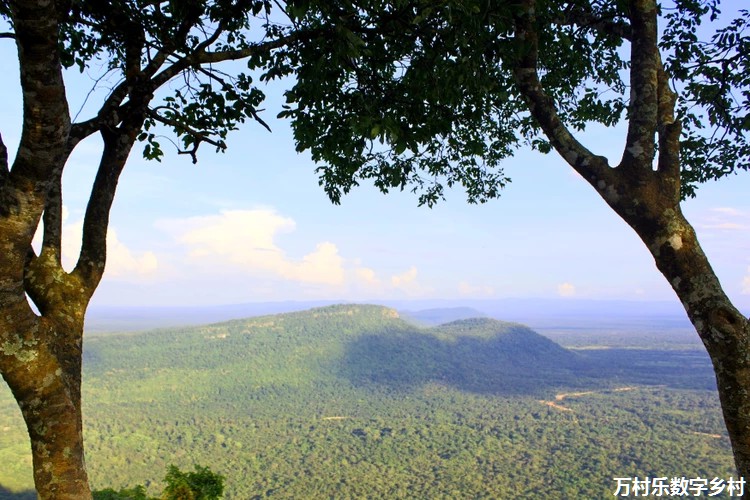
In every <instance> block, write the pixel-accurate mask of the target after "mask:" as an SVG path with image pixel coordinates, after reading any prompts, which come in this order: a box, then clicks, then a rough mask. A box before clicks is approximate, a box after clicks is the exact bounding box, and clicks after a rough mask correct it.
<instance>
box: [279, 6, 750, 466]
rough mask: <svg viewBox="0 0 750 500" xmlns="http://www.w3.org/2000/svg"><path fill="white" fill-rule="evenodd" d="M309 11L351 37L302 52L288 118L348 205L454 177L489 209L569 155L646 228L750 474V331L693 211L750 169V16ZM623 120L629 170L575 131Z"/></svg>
mask: <svg viewBox="0 0 750 500" xmlns="http://www.w3.org/2000/svg"><path fill="white" fill-rule="evenodd" d="M300 4H304V8H303V9H301V13H300V14H299V18H298V24H299V26H304V27H307V28H308V29H319V28H322V27H328V28H330V27H331V26H335V27H336V30H335V31H333V33H335V34H336V36H335V38H332V37H331V36H330V35H329V34H328V33H330V32H331V31H327V32H326V33H327V34H326V36H320V37H317V38H316V39H311V40H308V41H305V42H304V43H301V44H299V45H298V46H295V50H294V51H292V52H291V53H290V54H288V58H287V59H286V60H287V61H291V63H290V66H289V67H290V68H294V71H295V72H296V74H297V83H296V85H295V86H294V88H293V89H292V90H291V91H290V92H288V94H287V99H288V109H287V110H285V111H284V112H283V113H282V115H284V116H288V117H290V118H291V119H292V123H293V127H294V131H295V139H296V141H297V147H298V149H299V150H310V151H311V153H312V157H313V159H315V160H316V161H318V162H320V163H321V164H322V165H321V166H320V167H319V168H318V171H319V173H320V182H321V184H322V185H323V186H324V188H325V190H326V192H327V193H328V195H329V197H330V198H331V199H332V201H334V202H336V203H338V202H339V201H340V198H341V196H342V194H345V193H347V192H349V191H350V190H351V189H352V188H353V187H354V186H356V185H357V184H358V183H359V182H361V181H364V180H367V181H372V182H373V183H374V184H375V185H376V186H377V187H379V188H380V189H381V190H382V191H383V192H388V191H389V190H391V189H402V190H403V189H406V188H408V189H411V190H412V191H414V192H416V193H418V194H419V202H420V203H421V204H427V205H430V206H431V205H432V204H434V203H436V202H437V201H439V200H440V199H441V197H442V193H443V187H444V186H445V185H447V186H452V185H454V184H459V185H463V186H464V187H465V189H466V191H467V194H468V199H469V201H470V202H485V201H487V200H489V199H491V198H494V197H496V196H498V194H499V192H500V188H502V187H503V186H504V184H505V182H506V181H507V178H506V177H505V176H504V174H503V172H502V168H501V161H502V160H504V159H507V158H508V157H510V156H512V154H513V152H514V151H515V150H516V149H517V148H519V147H523V146H528V147H531V148H534V149H537V150H539V151H541V152H543V153H547V152H550V151H552V150H554V151H556V152H557V153H558V154H559V155H560V156H561V157H562V159H563V160H564V161H565V162H566V163H567V164H568V165H570V166H571V167H572V168H573V169H574V170H575V171H576V172H578V173H579V174H580V175H581V176H582V177H583V178H584V179H585V180H586V181H587V182H588V183H589V184H590V185H591V186H592V187H593V188H594V189H595V190H596V192H597V193H598V194H599V195H600V196H601V197H602V198H603V200H604V201H605V202H606V203H607V205H609V207H610V208H611V209H612V210H614V211H615V212H616V213H617V214H618V215H619V216H620V217H621V218H622V219H623V220H624V221H625V222H626V223H627V224H628V225H630V227H632V228H633V229H634V230H635V232H636V233H637V234H638V236H639V237H640V239H641V240H642V241H643V243H644V244H645V245H646V246H647V248H648V250H649V251H650V252H651V254H652V256H653V258H654V261H655V263H656V266H657V268H658V269H659V271H660V272H661V273H662V274H663V275H664V277H665V278H666V279H667V280H668V281H669V283H670V285H671V286H672V288H673V289H674V291H675V293H676V294H677V296H678V297H679V299H680V300H681V302H682V304H683V305H684V308H685V311H686V312H687V315H688V317H689V319H690V321H691V322H692V324H693V325H694V326H695V329H696V330H697V332H698V334H699V335H700V338H701V339H702V340H703V343H704V345H705V347H706V349H707V351H708V353H709V355H710V357H711V360H712V362H713V365H714V369H715V372H716V381H717V385H718V390H719V396H720V400H721V405H722V409H723V413H724V419H725V422H726V426H727V430H728V433H729V436H730V439H731V443H732V449H733V453H734V458H735V463H736V465H737V469H738V471H739V473H740V475H742V476H744V477H750V322H749V321H748V318H746V317H745V316H744V315H743V314H742V313H741V312H740V311H739V310H737V308H736V307H734V306H733V304H732V303H731V301H730V300H729V298H728V297H727V296H726V294H725V293H724V291H723V290H722V287H721V285H720V283H719V280H718V279H717V277H716V275H715V273H714V272H713V270H712V269H711V265H710V263H709V261H708V259H707V258H706V256H705V255H704V253H703V251H702V250H701V247H700V245H699V243H698V240H697V238H696V235H695V231H694V230H693V228H692V227H691V225H690V223H689V222H688V221H687V220H686V219H685V217H684V215H683V214H682V211H681V208H680V201H681V199H683V198H684V197H685V196H694V195H695V192H696V188H697V186H698V184H699V183H701V182H704V181H707V180H710V179H716V178H719V177H723V176H726V175H729V174H732V173H737V172H739V171H742V170H747V169H748V168H749V167H750V164H749V160H750V143H749V142H748V137H747V135H748V131H749V130H750V114H748V111H750V36H749V35H748V31H747V27H748V24H749V23H750V13H748V11H747V10H741V11H739V12H738V13H737V14H736V17H735V18H734V19H730V20H729V21H728V22H725V23H724V24H720V25H719V27H718V28H715V26H716V25H717V23H719V21H721V19H723V18H722V17H721V16H720V11H719V0H674V1H673V2H671V3H668V4H667V3H665V4H657V2H656V0H627V1H625V0H571V1H567V2H556V1H551V0H520V1H514V2H509V1H505V0H499V1H489V2H488V1H472V0H467V1H451V0H448V1H445V2H424V1H420V0H415V1H395V2H391V3H388V4H387V5H384V4H383V3H382V2H369V1H366V0H363V1H360V2H356V3H352V2H300ZM660 22H661V23H663V25H664V26H663V31H661V34H660V31H659V25H658V23H660ZM701 23H709V24H712V26H709V27H706V28H705V29H704V31H706V30H709V29H711V28H712V27H714V32H713V35H711V36H704V35H703V31H701V29H702V28H700V25H701ZM332 61H334V63H332ZM619 121H625V122H626V123H627V137H626V143H625V147H624V150H623V153H622V158H621V159H620V160H619V163H617V164H612V163H610V161H609V160H608V159H607V158H605V157H603V156H600V155H597V154H596V153H595V152H593V151H591V150H590V149H587V148H586V147H585V146H584V145H583V144H582V143H581V142H580V141H579V140H578V139H577V138H576V136H575V133H576V132H578V131H581V130H583V129H584V128H585V126H586V125H587V124H589V123H600V124H603V125H606V126H611V125H614V124H615V123H617V122H619Z"/></svg>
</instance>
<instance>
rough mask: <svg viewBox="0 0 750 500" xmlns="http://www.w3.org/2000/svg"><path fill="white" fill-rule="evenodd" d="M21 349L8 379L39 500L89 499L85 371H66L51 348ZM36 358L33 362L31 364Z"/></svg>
mask: <svg viewBox="0 0 750 500" xmlns="http://www.w3.org/2000/svg"><path fill="white" fill-rule="evenodd" d="M38 323H42V322H41V321H40V322H38ZM42 327H43V326H42ZM51 333H52V335H54V333H53V332H51ZM16 347H17V349H16V350H15V353H14V354H12V355H11V356H12V357H15V360H16V362H15V363H14V362H13V361H12V360H11V363H10V365H15V366H13V368H11V369H5V370H4V371H3V377H4V378H5V380H6V382H7V383H8V385H9V386H10V388H11V390H12V392H13V395H14V396H15V398H16V400H17V401H18V404H19V406H20V408H21V413H22V414H23V418H24V421H25V422H26V428H27V430H28V433H29V438H30V440H31V453H32V457H33V467H34V484H35V486H36V490H37V494H38V495H39V498H40V499H55V500H58V499H60V500H63V499H65V500H67V499H70V500H73V499H76V500H79V499H89V498H91V491H90V489H89V485H88V477H87V474H86V467H85V462H84V454H83V433H82V431H83V428H82V419H81V406H80V399H81V393H80V372H79V373H78V374H75V373H66V372H65V371H63V369H62V368H61V365H60V363H58V362H57V360H56V359H55V358H54V356H52V355H51V353H50V352H48V347H47V346H44V345H39V344H37V345H20V346H16ZM7 352H8V350H7V349H6V354H7ZM31 358H33V359H34V361H33V362H28V360H30V359H31ZM6 361H7V360H6Z"/></svg>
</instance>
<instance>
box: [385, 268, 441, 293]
mask: <svg viewBox="0 0 750 500" xmlns="http://www.w3.org/2000/svg"><path fill="white" fill-rule="evenodd" d="M417 275H418V271H417V268H416V266H411V267H410V268H409V269H408V270H406V271H404V272H403V273H400V274H394V275H393V276H391V280H390V281H391V287H392V288H393V289H395V290H397V291H400V292H403V293H405V294H406V295H411V296H418V295H425V294H428V293H430V292H431V291H432V289H431V288H429V287H426V286H424V285H422V284H421V283H420V282H419V281H418V280H417Z"/></svg>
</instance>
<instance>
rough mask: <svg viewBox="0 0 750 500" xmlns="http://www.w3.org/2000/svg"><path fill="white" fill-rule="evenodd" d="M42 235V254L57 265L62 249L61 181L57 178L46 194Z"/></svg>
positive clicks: (59, 263)
mask: <svg viewBox="0 0 750 500" xmlns="http://www.w3.org/2000/svg"><path fill="white" fill-rule="evenodd" d="M42 220H43V222H44V234H43V237H42V252H41V254H42V255H43V256H45V257H47V256H48V258H50V259H52V260H54V261H55V262H56V263H57V264H58V265H62V264H61V261H60V257H61V255H60V253H61V247H62V179H61V178H60V177H58V178H57V179H55V181H54V182H53V183H52V186H50V189H49V191H48V192H47V203H46V205H45V206H44V213H43V214H42Z"/></svg>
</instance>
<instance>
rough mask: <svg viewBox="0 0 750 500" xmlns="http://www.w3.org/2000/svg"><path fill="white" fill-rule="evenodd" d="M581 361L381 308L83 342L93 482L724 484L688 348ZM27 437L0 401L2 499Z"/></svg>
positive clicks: (523, 489)
mask: <svg viewBox="0 0 750 500" xmlns="http://www.w3.org/2000/svg"><path fill="white" fill-rule="evenodd" d="M618 338H625V337H624V336H622V337H618ZM571 343H572V344H575V342H571ZM583 347H588V348H586V349H575V350H566V349H563V348H562V347H560V346H559V345H558V344H556V343H554V342H552V341H550V340H548V339H547V338H545V337H542V336H540V335H538V334H536V333H534V332H533V331H531V330H529V329H528V328H526V327H523V326H521V325H517V324H511V323H502V322H498V321H495V320H491V319H484V318H483V319H473V320H462V321H456V322H453V323H449V324H447V325H442V326H439V327H434V328H418V327H415V326H413V325H411V324H409V323H407V322H405V321H403V320H402V319H400V318H399V317H398V315H397V314H396V312H395V311H392V310H390V309H386V308H382V307H377V306H333V307H327V308H321V309H314V310H311V311H307V312H301V313H291V314H284V315H277V316H266V317H259V318H252V319H249V320H241V321H231V322H227V323H221V324H216V325H209V326H204V327H197V328H183V329H171V330H161V331H155V332H149V333H145V334H123V335H107V336H91V337H88V338H87V340H86V348H85V354H84V359H85V363H84V380H85V383H84V401H85V413H84V415H85V427H86V446H87V456H88V460H87V463H88V467H89V470H90V475H91V480H92V485H93V487H94V488H95V489H101V488H106V487H114V488H122V487H133V486H134V485H136V484H140V483H142V484H145V486H146V488H147V489H148V491H149V494H152V495H153V494H156V493H157V492H159V491H161V490H162V488H163V484H162V483H161V482H160V481H159V479H160V477H161V474H163V471H164V470H166V469H167V467H168V466H169V464H172V463H174V464H176V465H177V466H178V467H180V468H182V469H183V470H191V469H192V467H193V464H195V463H199V464H203V465H207V466H209V467H210V468H211V470H213V471H216V472H217V473H219V474H221V475H223V476H225V477H226V498H238V499H247V498H265V497H271V498H329V497H333V498H353V497H356V498H365V497H369V498H511V497H518V496H519V493H520V494H521V495H520V496H521V497H529V498H532V497H533V498H605V497H608V496H611V495H612V493H613V491H614V485H615V483H614V481H613V479H612V478H613V477H616V476H636V475H638V476H641V477H643V476H646V475H650V476H657V475H661V476H686V477H697V476H700V477H708V478H713V477H720V478H728V477H729V476H730V475H732V474H735V475H736V473H734V468H733V463H732V457H731V450H730V448H729V442H728V439H727V437H726V431H725V429H724V427H723V423H722V420H721V414H720V411H719V406H718V401H717V396H716V389H715V385H714V382H713V379H712V371H711V366H710V362H709V360H708V357H707V356H706V355H705V353H704V352H703V351H701V350H699V349H697V348H696V347H699V346H683V347H684V348H682V349H679V350H675V349H673V350H654V349H645V348H643V347H644V346H643V345H640V346H633V345H630V346H628V345H626V344H621V345H619V348H618V346H609V347H610V348H608V349H590V347H591V346H590V345H586V346H583ZM634 347H636V348H634ZM589 391H591V392H589ZM24 432H25V431H24V428H23V423H22V421H21V417H20V414H19V412H18V410H17V407H16V406H15V403H14V402H13V400H12V398H11V397H10V394H9V393H8V392H7V390H4V391H3V392H2V394H0V463H1V464H3V467H2V468H0V487H4V488H7V489H9V490H10V491H21V490H25V489H26V490H28V489H30V488H31V487H32V484H33V483H32V478H31V471H30V454H29V452H28V448H27V447H28V444H27V440H26V437H25V435H24ZM5 497H6V498H20V497H17V496H13V495H11V494H10V493H8V494H7V495H6V496H5ZM0 498H3V493H2V490H1V489H0Z"/></svg>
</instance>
